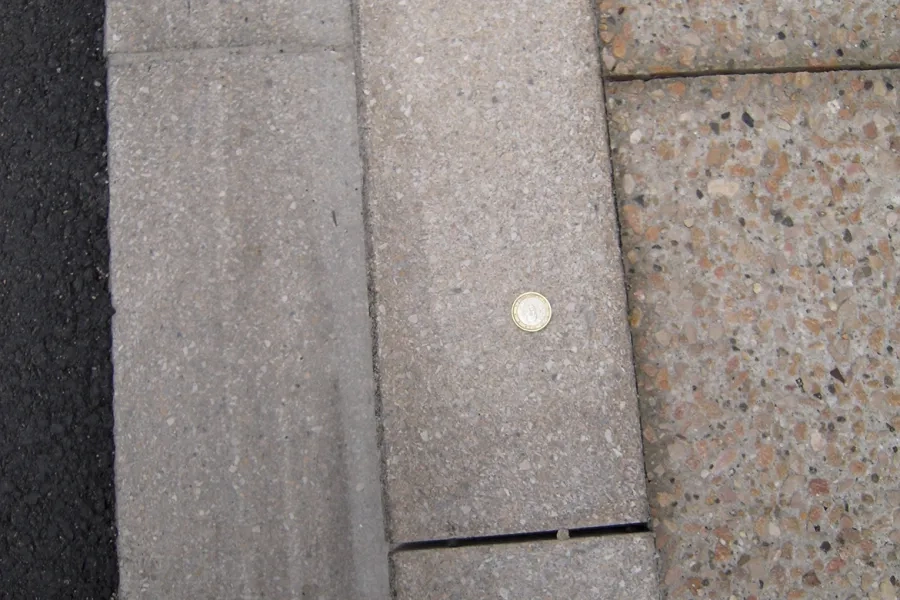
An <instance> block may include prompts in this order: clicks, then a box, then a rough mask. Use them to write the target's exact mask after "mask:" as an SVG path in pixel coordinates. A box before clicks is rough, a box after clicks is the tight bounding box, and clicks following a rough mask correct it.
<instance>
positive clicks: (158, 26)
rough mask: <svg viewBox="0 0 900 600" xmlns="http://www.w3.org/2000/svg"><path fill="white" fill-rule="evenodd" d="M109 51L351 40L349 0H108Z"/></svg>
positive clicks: (337, 43)
mask: <svg viewBox="0 0 900 600" xmlns="http://www.w3.org/2000/svg"><path fill="white" fill-rule="evenodd" d="M106 6H107V7H106V47H107V49H108V50H109V51H110V52H114V53H119V52H157V51H163V50H179V49H181V50H184V49H191V48H220V47H235V46H261V45H263V46H272V45H279V44H283V45H287V46H296V45H302V46H305V47H307V48H314V47H320V46H329V47H335V46H337V47H343V46H349V45H350V44H351V43H352V41H353V28H352V22H351V19H350V3H349V2H327V1H323V0H291V1H285V0H254V1H252V2H248V1H246V0H245V1H244V2H241V0H154V1H152V2H149V1H141V0H107V5H106Z"/></svg>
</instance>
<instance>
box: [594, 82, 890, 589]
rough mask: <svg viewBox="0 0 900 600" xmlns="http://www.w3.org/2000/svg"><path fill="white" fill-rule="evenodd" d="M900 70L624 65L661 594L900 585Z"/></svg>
mask: <svg viewBox="0 0 900 600" xmlns="http://www.w3.org/2000/svg"><path fill="white" fill-rule="evenodd" d="M898 80H900V76H898V74H897V72H896V71H890V70H885V71H862V72H829V73H818V74H810V73H805V72H800V73H789V74H776V75H743V76H710V77H697V78H690V79H665V80H655V81H650V82H640V81H635V82H623V83H610V84H608V86H607V94H608V112H609V116H610V139H611V145H612V151H613V154H612V156H613V163H614V168H615V173H614V175H615V190H616V194H617V198H618V208H619V216H620V221H621V226H622V244H623V254H624V263H625V270H626V278H627V282H628V298H629V320H630V324H631V327H632V332H633V336H634V344H635V361H636V369H637V381H638V390H639V396H640V401H641V412H642V425H643V436H644V447H645V453H646V463H647V464H646V467H647V471H648V479H649V482H648V486H649V487H648V495H649V498H650V505H651V516H652V525H653V528H654V530H655V533H656V536H657V547H658V549H659V551H660V554H661V566H660V568H661V582H662V584H663V588H664V596H665V597H666V598H669V599H681V598H726V599H729V600H730V599H734V598H741V599H747V600H762V599H763V598H779V599H782V598H786V599H789V600H799V599H813V598H815V599H825V598H835V599H837V598H840V599H847V600H850V599H855V600H862V599H867V598H874V599H879V600H894V599H896V598H897V596H898V592H900V587H898V586H900V581H898V578H900V558H898V550H897V546H898V544H900V508H898V507H900V458H898V456H897V454H898V446H900V432H898V430H900V390H898V388H897V384H896V383H895V382H896V380H897V378H898V375H900V373H898V359H897V352H898V351H900V319H898V312H897V311H898V308H900V273H898V245H897V235H898V227H897V223H898V217H900V192H898V181H900V134H898V131H897V112H898V92H897V90H896V88H895V86H896V84H897V83H898Z"/></svg>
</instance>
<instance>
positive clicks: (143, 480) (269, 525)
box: [109, 50, 387, 600]
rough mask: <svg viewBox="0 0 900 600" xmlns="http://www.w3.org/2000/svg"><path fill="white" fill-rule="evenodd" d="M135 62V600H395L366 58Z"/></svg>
mask: <svg viewBox="0 0 900 600" xmlns="http://www.w3.org/2000/svg"><path fill="white" fill-rule="evenodd" d="M116 59H117V60H116V61H115V63H116V64H115V65H114V66H113V67H112V70H111V73H110V102H109V105H110V115H109V120H110V125H111V133H110V172H111V182H110V185H111V188H110V194H111V216H110V233H111V240H112V269H111V276H112V290H113V298H114V303H115V307H116V310H117V312H116V316H115V320H114V340H115V342H114V360H115V390H116V394H115V417H116V422H115V426H116V477H117V493H118V524H119V552H120V562H121V593H120V597H121V598H123V599H124V600H128V599H131V598H185V599H194V598H263V597H265V598H335V599H346V598H384V597H386V596H387V589H386V585H385V584H386V582H387V573H386V571H387V553H386V547H385V542H384V530H383V523H382V519H381V514H382V513H381V503H380V500H381V490H380V485H379V481H378V469H379V462H378V459H377V456H378V454H377V451H376V446H375V439H374V438H375V425H374V408H373V385H372V366H371V344H370V340H369V320H368V316H367V292H366V275H365V254H364V244H363V240H364V236H363V225H362V218H361V208H362V206H361V197H360V182H361V169H360V159H359V147H358V139H357V129H356V106H355V94H354V81H353V76H352V56H347V55H342V54H337V53H334V52H330V51H324V50H323V51H318V52H315V53H310V54H303V55H289V54H280V55H276V56H256V55H247V54H240V53H235V52H227V53H225V52H223V53H221V54H219V55H218V58H216V57H213V56H209V55H206V56H204V57H200V56H193V57H186V58H182V59H179V60H170V61H155V60H148V59H146V58H145V57H137V58H135V57H121V56H120V57H116ZM131 60H134V62H129V61H131Z"/></svg>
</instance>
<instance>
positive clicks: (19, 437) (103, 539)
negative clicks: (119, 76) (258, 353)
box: [0, 0, 118, 600]
mask: <svg viewBox="0 0 900 600" xmlns="http://www.w3.org/2000/svg"><path fill="white" fill-rule="evenodd" d="M103 9H104V3H103V0H3V1H2V2H0V598H2V599H8V598H9V599H19V598H29V599H31V598H38V599H40V600H52V599H57V598H77V599H95V598H96V599H100V598H102V599H108V598H110V597H111V596H112V595H113V594H114V593H115V590H116V587H117V583H118V581H117V579H118V575H117V569H116V546H115V539H116V530H115V497H114V496H115V493H114V483H113V431H112V427H113V411H112V364H111V361H110V317H111V315H112V307H111V303H110V298H109V292H108V285H107V284H108V267H109V245H108V241H107V240H108V238H107V232H106V218H107V210H108V204H109V203H108V195H107V183H106V65H105V63H104V60H103Z"/></svg>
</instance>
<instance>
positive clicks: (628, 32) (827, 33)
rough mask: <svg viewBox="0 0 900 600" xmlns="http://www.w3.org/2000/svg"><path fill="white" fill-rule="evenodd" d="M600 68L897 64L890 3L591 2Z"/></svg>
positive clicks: (897, 35)
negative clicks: (597, 30) (597, 27)
mask: <svg viewBox="0 0 900 600" xmlns="http://www.w3.org/2000/svg"><path fill="white" fill-rule="evenodd" d="M598 6H599V8H600V36H601V39H602V41H603V43H604V48H603V63H604V67H605V69H606V70H607V72H608V73H610V74H613V75H632V74H647V73H670V72H702V71H709V70H729V71H734V70H741V69H759V68H777V67H793V68H797V67H801V68H802V67H836V66H860V65H872V64H875V65H878V64H880V65H887V64H889V63H890V64H900V28H898V27H897V23H898V22H900V5H898V4H897V2H896V1H895V0H868V1H865V2H836V1H832V0H812V1H810V0H778V1H775V0H765V1H762V2H720V1H717V0H699V1H698V0H662V1H658V2H653V3H650V2H645V1H642V0H598Z"/></svg>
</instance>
